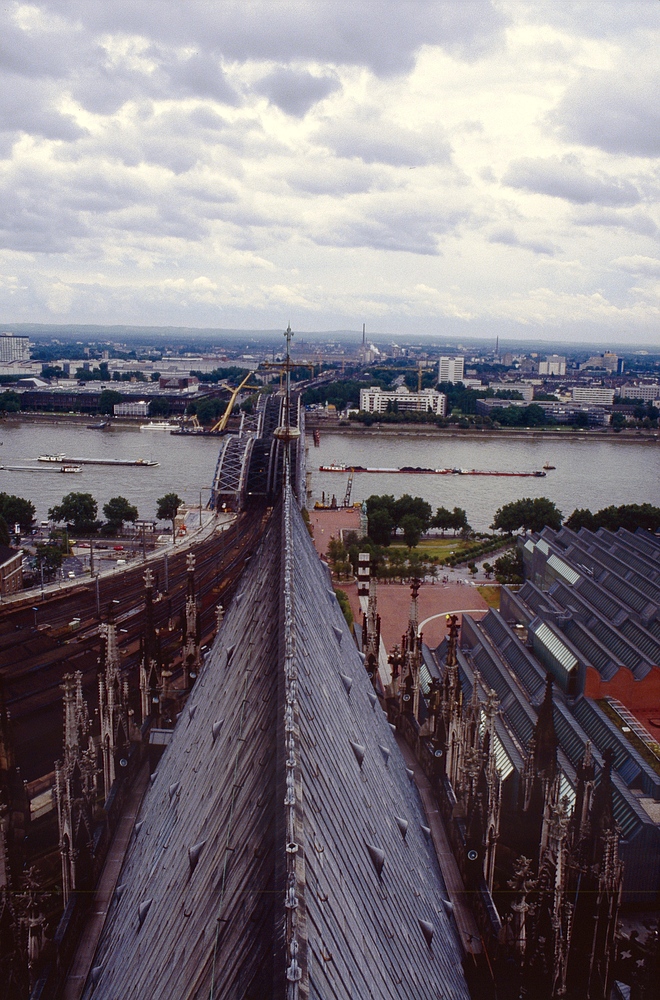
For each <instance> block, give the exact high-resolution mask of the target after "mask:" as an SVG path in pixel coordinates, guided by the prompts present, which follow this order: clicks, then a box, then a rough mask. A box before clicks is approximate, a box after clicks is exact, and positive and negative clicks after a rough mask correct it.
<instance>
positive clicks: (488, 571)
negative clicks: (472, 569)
mask: <svg viewBox="0 0 660 1000" xmlns="http://www.w3.org/2000/svg"><path fill="white" fill-rule="evenodd" d="M483 569H484V573H485V574H486V579H487V580H490V578H491V576H492V575H493V567H492V566H491V564H490V563H489V562H485V563H484V566H483Z"/></svg>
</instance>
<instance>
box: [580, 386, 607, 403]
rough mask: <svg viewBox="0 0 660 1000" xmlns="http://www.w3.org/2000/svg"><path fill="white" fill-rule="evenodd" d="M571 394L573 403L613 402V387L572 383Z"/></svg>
mask: <svg viewBox="0 0 660 1000" xmlns="http://www.w3.org/2000/svg"><path fill="white" fill-rule="evenodd" d="M571 395H572V397H573V402H574V403H591V405H592V406H611V405H612V403H613V402H614V389H605V388H604V387H603V386H601V385H574V386H573V388H572V390H571Z"/></svg>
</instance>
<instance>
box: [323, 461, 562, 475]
mask: <svg viewBox="0 0 660 1000" xmlns="http://www.w3.org/2000/svg"><path fill="white" fill-rule="evenodd" d="M319 472H380V473H397V474H399V475H406V476H429V475H430V476H522V477H530V476H531V477H535V478H542V477H543V476H545V472H543V471H542V470H541V469H537V470H534V471H532V472H499V471H498V470H497V469H429V468H424V467H422V466H419V465H415V466H413V465H404V466H403V467H402V468H394V467H387V466H378V467H371V466H364V465H339V464H334V463H333V464H332V465H319Z"/></svg>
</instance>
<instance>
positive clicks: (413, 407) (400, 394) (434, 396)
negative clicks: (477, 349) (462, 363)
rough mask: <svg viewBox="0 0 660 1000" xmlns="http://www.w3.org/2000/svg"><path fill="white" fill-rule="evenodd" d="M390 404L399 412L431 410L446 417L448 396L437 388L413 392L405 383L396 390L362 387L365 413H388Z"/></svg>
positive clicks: (361, 398)
mask: <svg viewBox="0 0 660 1000" xmlns="http://www.w3.org/2000/svg"><path fill="white" fill-rule="evenodd" d="M461 360H462V359H461ZM388 404H391V408H392V409H393V408H394V407H395V406H396V409H397V411H398V412H399V413H404V412H406V411H408V412H415V413H429V412H431V413H436V414H437V415H438V416H439V417H444V415H445V413H446V411H447V397H446V396H445V394H444V393H443V392H437V390H436V389H422V391H421V392H411V391H410V389H408V388H407V387H406V386H405V385H401V386H399V388H398V389H395V390H394V392H386V391H385V390H384V389H380V388H379V387H378V386H377V385H372V386H371V387H370V388H369V389H360V409H361V410H363V411H364V412H365V413H387V410H388Z"/></svg>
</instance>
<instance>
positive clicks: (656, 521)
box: [566, 503, 660, 531]
mask: <svg viewBox="0 0 660 1000" xmlns="http://www.w3.org/2000/svg"><path fill="white" fill-rule="evenodd" d="M566 527H567V528H570V529H571V530H572V531H579V530H580V528H588V529H589V531H598V529H599V528H606V529H607V530H608V531H618V530H619V528H625V529H626V530H627V531H636V530H637V528H643V529H644V530H645V531H658V529H659V528H660V507H654V506H653V505H652V504H650V503H642V504H638V503H627V504H622V505H621V506H620V507H615V506H614V505H612V506H611V507H603V509H602V510H599V511H596V513H595V514H592V513H591V511H590V510H586V509H582V510H581V509H577V510H574V511H573V513H572V514H571V516H570V517H569V519H568V521H567V522H566Z"/></svg>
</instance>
